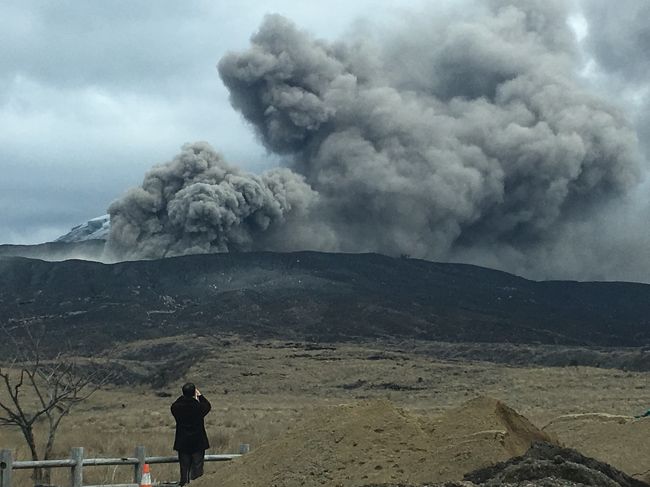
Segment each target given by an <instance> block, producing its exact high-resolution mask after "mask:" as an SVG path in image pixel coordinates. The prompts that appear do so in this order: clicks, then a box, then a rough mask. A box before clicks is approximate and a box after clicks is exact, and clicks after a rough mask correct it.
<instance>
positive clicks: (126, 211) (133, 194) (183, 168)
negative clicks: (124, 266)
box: [108, 142, 316, 259]
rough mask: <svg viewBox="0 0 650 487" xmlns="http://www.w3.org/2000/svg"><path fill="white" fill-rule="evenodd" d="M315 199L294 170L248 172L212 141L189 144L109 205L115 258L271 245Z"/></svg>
mask: <svg viewBox="0 0 650 487" xmlns="http://www.w3.org/2000/svg"><path fill="white" fill-rule="evenodd" d="M314 201H316V194H315V193H314V191H313V190H312V189H311V188H310V187H309V186H308V185H307V184H305V182H304V180H303V178H302V177H300V176H298V175H296V174H295V173H292V172H291V171H289V170H287V169H274V170H271V171H268V172H266V173H264V174H262V175H261V176H255V175H252V174H246V173H243V172H241V171H239V170H238V169H236V168H233V167H230V166H228V165H227V164H226V163H225V162H224V161H223V159H222V158H221V156H220V155H219V154H218V153H216V152H215V151H214V149H212V148H211V147H210V146H209V145H208V144H206V143H201V142H198V143H194V144H188V145H186V146H184V147H183V150H182V152H181V153H180V154H179V155H177V156H176V157H175V158H174V159H173V160H172V161H171V162H169V163H167V164H163V165H160V166H156V167H154V168H153V169H152V170H151V171H149V172H148V173H147V175H146V176H145V178H144V182H143V183H142V187H140V188H135V189H132V190H130V191H129V192H128V193H127V194H126V195H125V196H124V197H123V198H121V199H120V200H118V201H116V202H115V203H113V204H112V205H111V206H110V208H109V212H110V214H111V233H110V236H109V240H108V251H109V252H110V255H109V257H120V258H127V259H129V258H158V257H169V256H174V255H183V254H196V253H208V252H228V251H233V250H254V249H260V248H264V247H265V242H266V241H267V236H269V237H270V236H271V235H273V232H272V230H273V229H274V227H276V226H278V225H290V222H291V218H292V217H293V216H297V215H301V214H302V213H304V212H305V211H307V209H308V207H309V205H310V204H312V203H313V202H314Z"/></svg>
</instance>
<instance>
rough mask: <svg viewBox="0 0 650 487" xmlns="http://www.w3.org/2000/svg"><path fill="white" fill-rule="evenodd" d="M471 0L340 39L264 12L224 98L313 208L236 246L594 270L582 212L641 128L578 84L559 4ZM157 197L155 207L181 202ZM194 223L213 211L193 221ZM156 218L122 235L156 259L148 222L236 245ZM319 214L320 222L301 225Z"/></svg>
mask: <svg viewBox="0 0 650 487" xmlns="http://www.w3.org/2000/svg"><path fill="white" fill-rule="evenodd" d="M474 5H475V6H476V8H474V9H471V12H472V13H471V14H468V13H464V14H462V15H456V14H455V13H454V14H451V15H452V16H451V17H445V16H444V15H440V14H439V15H437V16H428V15H427V16H424V15H418V16H413V17H410V18H407V19H406V21H405V22H404V25H403V27H402V28H389V29H385V30H383V31H380V32H374V33H371V35H368V30H364V31H363V34H359V35H358V36H357V35H355V34H354V33H352V34H351V35H350V36H349V37H347V38H345V39H344V40H341V41H339V42H335V43H329V42H325V41H322V40H318V39H315V38H313V37H312V36H311V35H310V34H309V33H307V32H305V31H302V30H300V29H299V28H298V27H296V26H295V25H294V24H293V23H292V22H291V21H289V20H287V19H286V18H284V17H281V16H277V15H272V16H268V17H266V18H265V20H264V22H263V23H262V25H261V27H260V29H259V31H258V32H256V33H255V34H254V35H253V37H252V38H251V47H250V48H249V49H248V50H247V51H244V52H239V53H230V54H227V55H226V56H224V57H223V58H222V59H221V61H220V62H219V73H220V75H221V78H222V80H223V81H224V83H225V85H226V86H227V87H228V89H229V91H230V97H231V103H232V105H233V106H234V107H235V108H236V109H237V110H239V111H240V112H241V113H242V115H243V116H244V117H245V119H246V120H247V121H248V122H249V123H250V124H251V125H252V126H253V128H254V130H255V131H256V133H257V135H258V137H259V139H260V140H261V141H262V143H263V144H264V145H265V146H266V147H267V148H268V149H269V150H270V151H272V152H274V153H276V154H280V155H283V156H284V157H285V165H286V166H287V167H288V168H289V169H290V170H291V171H292V173H289V172H286V173H285V174H286V175H287V177H288V175H289V174H293V175H294V176H292V177H299V176H297V175H300V177H304V181H305V183H306V184H308V185H309V187H310V188H311V190H310V191H307V188H308V187H307V186H306V185H305V183H303V181H302V179H300V184H301V185H304V188H303V191H300V192H296V195H298V194H300V195H302V196H304V195H307V197H306V199H305V200H302V201H303V203H301V208H304V209H305V211H304V212H301V215H296V216H292V218H291V224H292V228H291V231H290V230H289V229H288V228H284V226H283V220H282V219H278V220H275V221H277V224H276V225H274V226H273V231H272V232H270V233H269V235H273V238H272V239H271V240H266V237H265V235H266V232H264V229H263V228H261V227H259V228H256V229H255V231H254V232H247V231H248V229H249V226H248V224H247V223H246V224H244V226H243V228H244V231H245V233H246V238H245V239H243V241H244V242H245V244H244V245H243V246H242V247H243V248H271V249H275V248H277V244H278V242H280V241H281V238H280V237H279V236H280V235H282V234H284V235H292V234H294V233H298V234H300V235H301V239H300V241H299V244H300V247H298V243H296V242H293V243H289V244H286V245H285V247H286V248H303V247H308V248H318V249H328V250H343V251H354V252H360V251H379V252H383V253H388V254H393V255H395V254H399V253H407V254H410V255H413V256H417V257H424V258H431V259H441V260H449V259H459V258H462V259H464V260H471V261H475V262H477V263H490V264H492V265H494V266H495V267H501V268H505V269H509V270H523V271H524V272H526V273H527V274H528V275H534V276H542V275H544V274H545V273H546V272H547V269H545V263H544V259H545V258H548V257H549V256H555V259H556V261H558V262H559V261H562V262H567V261H569V260H570V265H568V266H566V267H564V268H562V269H559V271H560V272H564V273H565V274H566V273H574V274H580V275H587V274H588V273H589V270H588V266H589V265H591V264H592V262H593V259H592V258H591V257H589V258H587V257H585V258H580V257H579V255H580V251H579V249H580V247H581V246H583V245H584V243H583V242H581V241H580V238H585V237H586V236H587V235H590V231H589V230H588V229H591V228H594V227H592V226H591V225H590V224H586V226H585V225H584V224H582V223H580V222H583V221H591V222H595V220H594V218H595V215H596V214H597V212H599V211H602V210H603V209H604V208H606V207H607V206H608V205H611V204H612V202H616V201H618V200H620V199H622V198H623V197H624V195H626V194H627V193H628V192H629V191H630V190H631V189H632V188H634V187H635V186H636V185H637V184H638V183H639V181H640V177H641V167H640V164H639V155H638V153H637V140H636V136H635V133H634V130H633V128H632V127H631V126H630V125H629V124H628V122H627V121H626V120H625V118H624V116H623V115H622V114H621V113H620V112H619V111H617V110H616V109H615V108H613V107H612V106H610V105H609V104H608V103H606V102H604V101H603V100H601V99H599V98H598V97H596V96H594V95H593V94H590V93H589V92H588V91H586V90H585V89H583V88H582V87H581V86H580V84H579V82H578V80H577V76H576V73H575V69H576V65H577V57H578V54H577V53H578V50H577V46H576V45H575V40H574V38H573V36H572V33H571V31H570V29H569V28H568V26H567V21H566V20H567V15H568V11H567V10H566V7H565V2H560V1H553V2H549V1H541V0H529V1H525V2H508V1H496V0H495V1H491V2H488V3H480V4H474ZM466 12H467V11H466ZM148 178H149V176H148ZM145 186H146V183H145ZM145 190H146V188H145ZM138 191H140V190H138ZM314 194H318V201H316V199H315V197H314ZM201 195H202V197H206V198H207V199H210V198H212V200H211V201H213V202H214V203H216V204H218V203H219V201H218V198H216V197H212V196H205V194H204V193H203V192H202V193H201ZM184 196H185V195H184ZM187 196H188V197H189V198H188V199H187V201H192V198H196V197H197V196H196V195H195V194H192V195H190V194H188V195H187ZM132 198H133V196H132ZM157 201H158V200H157ZM159 203H160V202H158V203H157V204H156V205H157V206H155V209H154V210H153V211H154V212H156V213H158V214H163V215H165V214H166V215H167V216H164V217H162V218H163V219H165V218H170V215H171V214H172V213H173V212H175V211H176V210H175V207H174V206H172V205H171V204H169V203H168V202H166V201H162V205H160V204H159ZM121 205H122V203H119V202H118V203H117V204H116V205H114V206H113V207H112V209H111V213H113V214H116V209H118V208H120V206H121ZM183 215H185V214H184V213H183ZM157 219H158V220H160V217H157ZM197 219H198V220H201V222H205V221H207V220H209V218H203V217H201V216H198V217H197V218H190V219H189V221H191V222H193V223H192V224H194V225H197V224H198V225H202V224H203V223H198V222H197V221H196V220H197ZM186 220H187V219H186ZM186 220H184V219H183V218H181V219H180V220H179V221H178V223H179V224H182V222H183V221H186ZM149 222H150V219H149V218H148V217H140V216H138V215H136V217H135V218H134V220H133V221H132V226H131V227H130V228H128V229H127V230H128V231H127V232H124V235H125V237H124V238H123V241H124V242H125V243H126V244H125V246H124V247H123V248H125V249H128V251H129V252H132V253H135V254H136V255H137V254H140V255H145V256H158V255H164V254H165V253H164V252H163V253H162V254H161V253H160V252H158V253H156V252H150V250H149V248H150V247H149V240H148V235H150V234H152V235H153V236H154V240H160V239H163V240H165V239H169V240H171V241H172V242H173V246H174V252H175V253H184V252H196V251H206V250H217V251H219V250H225V249H231V247H230V246H229V245H228V244H227V243H226V244H225V245H224V244H223V242H222V240H221V239H222V238H225V239H226V241H228V242H229V241H231V238H232V237H230V236H228V235H226V236H225V237H224V235H222V233H221V232H220V231H218V232H215V233H206V234H201V235H200V238H199V239H198V241H199V245H198V246H196V245H194V240H193V236H192V235H187V234H186V233H182V232H181V233H178V232H177V231H172V232H168V231H167V229H166V228H165V227H164V225H163V227H162V230H161V229H160V227H156V228H155V229H153V230H151V229H150V228H149ZM315 224H317V225H318V226H319V230H320V231H319V232H313V231H312V232H310V231H305V230H304V229H305V228H306V227H310V226H311V227H312V228H313V226H314V225H315ZM239 225H240V223H239V221H236V222H235V223H234V224H233V226H232V227H229V229H228V231H227V232H226V234H232V235H235V236H237V235H238V232H239ZM143 228H144V229H145V230H144V233H142V229H143ZM114 232H115V234H116V235H117V234H119V233H121V232H123V230H121V229H120V226H118V227H116V229H115V230H114ZM134 235H136V238H135V239H134V238H133V236H134ZM143 235H144V237H145V238H142V236H143ZM604 240H606V239H604ZM165 241H167V240H165ZM233 241H238V240H237V237H235V239H234V240H233ZM213 243H214V245H213ZM154 247H155V248H157V249H160V248H165V245H160V242H156V243H155V244H154ZM139 248H144V249H145V250H144V251H143V252H140V250H138V249H139ZM569 255H570V256H571V258H570V259H563V258H562V257H563V256H569ZM574 257H577V258H575V259H574ZM592 275H593V274H592Z"/></svg>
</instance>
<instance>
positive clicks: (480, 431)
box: [194, 398, 550, 487]
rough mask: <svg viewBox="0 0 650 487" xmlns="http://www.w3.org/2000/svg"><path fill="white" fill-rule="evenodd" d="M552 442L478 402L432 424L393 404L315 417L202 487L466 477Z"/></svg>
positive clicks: (497, 407)
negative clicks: (537, 444)
mask: <svg viewBox="0 0 650 487" xmlns="http://www.w3.org/2000/svg"><path fill="white" fill-rule="evenodd" d="M533 440H542V441H544V440H546V441H548V440H550V437H549V436H548V435H547V434H545V433H543V432H542V431H540V430H538V429H537V428H535V426H533V425H532V424H531V423H530V422H528V421H527V420H526V419H525V418H524V417H523V416H521V415H519V414H517V413H516V412H515V411H514V410H512V409H510V408H509V407H507V406H505V405H504V404H503V403H501V402H499V401H497V400H495V399H490V398H478V399H475V400H473V401H470V402H469V403H466V404H465V405H463V406H461V407H459V408H456V409H453V410H450V411H448V412H446V413H445V414H443V415H442V416H440V417H438V418H436V419H435V420H434V421H430V420H429V421H425V420H423V419H421V418H418V417H416V416H414V415H412V414H410V413H408V412H405V411H403V410H400V409H398V408H396V407H394V406H393V405H392V404H391V403H390V402H388V401H365V402H360V403H354V404H348V405H342V406H335V407H330V408H323V409H318V410H315V411H313V412H312V413H311V414H309V415H307V416H306V417H305V418H304V420H303V421H302V422H301V423H299V424H298V425H296V426H295V427H294V428H292V429H291V430H290V431H289V432H287V434H286V435H284V436H283V437H281V438H278V439H276V440H274V441H271V442H269V443H267V444H265V445H261V446H260V447H259V448H257V449H256V450H254V451H253V452H252V453H250V454H248V455H246V456H245V457H242V458H240V459H238V460H236V461H233V462H232V463H230V464H228V465H226V466H224V467H223V468H220V469H219V472H218V473H216V474H212V475H207V476H206V477H205V478H203V479H200V480H199V481H197V482H196V483H195V484H194V485H195V486H196V487H200V486H206V487H207V486H208V485H213V484H215V485H216V483H217V482H218V484H219V485H223V486H233V487H234V486H260V487H261V486H264V487H273V486H276V487H285V486H286V487H288V486H298V485H304V486H317V485H331V486H360V485H368V484H372V483H390V482H392V483H396V482H407V483H411V484H422V483H425V482H442V481H446V480H453V479H456V480H458V479H461V478H462V476H463V474H464V473H466V472H468V471H471V470H474V469H476V468H480V467H485V466H487V465H491V464H494V463H496V462H499V461H503V460H506V459H508V458H511V457H512V456H513V455H521V454H523V453H524V452H525V451H526V450H527V449H528V447H529V446H530V444H531V442H532V441H533Z"/></svg>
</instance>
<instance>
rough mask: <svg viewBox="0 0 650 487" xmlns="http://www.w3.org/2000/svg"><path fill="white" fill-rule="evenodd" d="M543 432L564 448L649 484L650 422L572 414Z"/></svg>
mask: <svg viewBox="0 0 650 487" xmlns="http://www.w3.org/2000/svg"><path fill="white" fill-rule="evenodd" d="M543 429H544V431H546V432H548V433H549V434H552V435H555V436H556V437H557V438H558V440H559V441H560V442H561V443H562V444H563V445H565V446H567V447H569V448H575V449H577V450H580V451H581V452H583V453H584V454H585V455H589V456H592V457H594V458H597V459H598V460H601V461H603V462H607V463H609V464H611V465H613V466H614V467H616V468H619V469H621V470H623V471H625V472H627V473H628V474H630V475H632V476H634V477H636V478H639V479H641V480H643V481H644V482H649V483H650V442H649V441H648V438H650V418H642V419H635V418H632V417H630V416H614V415H610V414H597V413H592V414H571V415H566V416H560V417H559V418H556V419H554V420H553V421H551V422H550V423H549V424H547V425H546V426H545V427H544V428H543Z"/></svg>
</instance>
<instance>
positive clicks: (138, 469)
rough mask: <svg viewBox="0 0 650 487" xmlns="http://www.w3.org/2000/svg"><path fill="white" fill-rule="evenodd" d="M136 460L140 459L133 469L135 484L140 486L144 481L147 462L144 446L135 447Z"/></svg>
mask: <svg viewBox="0 0 650 487" xmlns="http://www.w3.org/2000/svg"><path fill="white" fill-rule="evenodd" d="M135 458H137V459H138V463H136V464H135V466H134V467H133V469H134V472H133V483H134V484H138V485H140V481H141V480H142V471H143V470H144V464H145V462H146V454H145V450H144V446H136V447H135Z"/></svg>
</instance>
